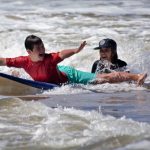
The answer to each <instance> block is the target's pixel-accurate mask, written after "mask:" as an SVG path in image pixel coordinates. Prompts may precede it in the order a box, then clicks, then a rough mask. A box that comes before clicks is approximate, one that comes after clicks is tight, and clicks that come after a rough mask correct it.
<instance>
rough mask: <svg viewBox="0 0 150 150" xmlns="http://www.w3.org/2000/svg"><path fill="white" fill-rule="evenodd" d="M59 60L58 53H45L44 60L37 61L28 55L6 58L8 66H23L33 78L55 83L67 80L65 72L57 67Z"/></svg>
mask: <svg viewBox="0 0 150 150" xmlns="http://www.w3.org/2000/svg"><path fill="white" fill-rule="evenodd" d="M61 61H62V59H61V58H60V57H59V53H50V54H45V57H44V60H43V61H38V62H32V61H31V59H30V57H29V56H20V57H16V58H6V64H7V66H8V67H16V68H24V70H25V71H26V72H27V73H28V74H29V75H30V76H31V77H32V78H33V79H34V80H36V81H42V82H49V83H55V84H60V83H65V82H67V81H68V78H67V76H66V74H65V73H63V72H60V71H59V70H58V69H57V64H58V63H59V62H61Z"/></svg>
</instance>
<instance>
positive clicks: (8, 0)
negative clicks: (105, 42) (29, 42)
mask: <svg viewBox="0 0 150 150" xmlns="http://www.w3.org/2000/svg"><path fill="white" fill-rule="evenodd" d="M149 8H150V3H149V0H115V1H114V0H107V1H103V0H82V1H81V0H74V1H73V0H32V1H30V0H16V1H13V0H0V20H1V21H0V57H16V56H20V55H27V53H26V51H25V48H24V40H25V38H26V36H28V35H29V34H35V35H37V36H40V37H41V38H42V40H43V42H44V44H45V47H46V51H47V52H57V51H60V50H63V49H68V48H76V47H78V46H79V45H80V43H81V42H82V41H84V40H86V41H87V45H86V47H85V48H84V50H83V51H82V52H81V53H79V54H77V55H74V56H72V57H70V58H68V59H66V60H64V61H63V62H61V64H63V65H70V66H74V67H75V68H77V69H80V70H83V71H89V72H90V71H91V67H92V64H93V62H94V61H95V60H97V59H98V58H99V56H98V52H97V51H94V50H93V48H94V47H96V46H98V43H99V41H100V40H101V39H103V38H113V39H114V40H116V42H117V44H118V55H119V58H120V59H123V60H124V61H126V62H127V63H128V66H129V68H130V70H131V71H132V72H136V73H140V72H147V73H148V74H150V67H149V66H150V61H149V60H150V21H149V20H150V9H149ZM12 70H17V71H19V72H20V74H21V77H23V78H28V79H30V77H29V76H28V75H27V74H26V73H25V72H24V70H22V69H20V70H19V69H15V68H7V67H4V66H3V67H0V71H1V72H4V73H8V74H11V72H12ZM145 82H146V83H149V82H150V77H149V76H148V77H147V79H146V81H145ZM0 88H3V87H2V86H1V87H0ZM14 90H15V89H14ZM149 97H150V91H149V89H148V88H146V87H137V86H136V84H134V83H131V84H128V83H121V84H102V85H95V86H93V85H66V86H62V87H61V88H56V89H54V90H49V91H43V92H42V93H41V94H34V95H24V96H22V95H21V96H8V95H4V94H3V93H1V94H0V150H9V149H11V150H13V149H14V150H20V149H28V150H29V149H32V150H34V149H36V150H45V149H52V150H55V149H57V150H58V149H61V150H62V149H63V150H83V149H86V150H141V149H142V150H149V147H150V110H149V108H150V104H149V101H150V98H149Z"/></svg>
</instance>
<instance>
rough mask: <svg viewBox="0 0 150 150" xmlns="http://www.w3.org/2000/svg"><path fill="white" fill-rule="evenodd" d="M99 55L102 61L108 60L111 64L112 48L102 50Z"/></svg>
mask: <svg viewBox="0 0 150 150" xmlns="http://www.w3.org/2000/svg"><path fill="white" fill-rule="evenodd" d="M99 53H100V58H101V59H102V60H108V61H110V62H111V59H112V52H111V48H102V49H100V50H99Z"/></svg>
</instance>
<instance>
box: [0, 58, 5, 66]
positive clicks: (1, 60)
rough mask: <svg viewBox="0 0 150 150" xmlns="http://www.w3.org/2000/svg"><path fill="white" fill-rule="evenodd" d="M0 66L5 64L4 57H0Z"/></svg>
mask: <svg viewBox="0 0 150 150" xmlns="http://www.w3.org/2000/svg"><path fill="white" fill-rule="evenodd" d="M0 66H6V58H0Z"/></svg>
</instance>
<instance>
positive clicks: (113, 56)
mask: <svg viewBox="0 0 150 150" xmlns="http://www.w3.org/2000/svg"><path fill="white" fill-rule="evenodd" d="M111 53H112V58H111V61H112V63H115V62H116V61H117V59H118V54H117V47H116V48H115V49H114V48H111Z"/></svg>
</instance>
